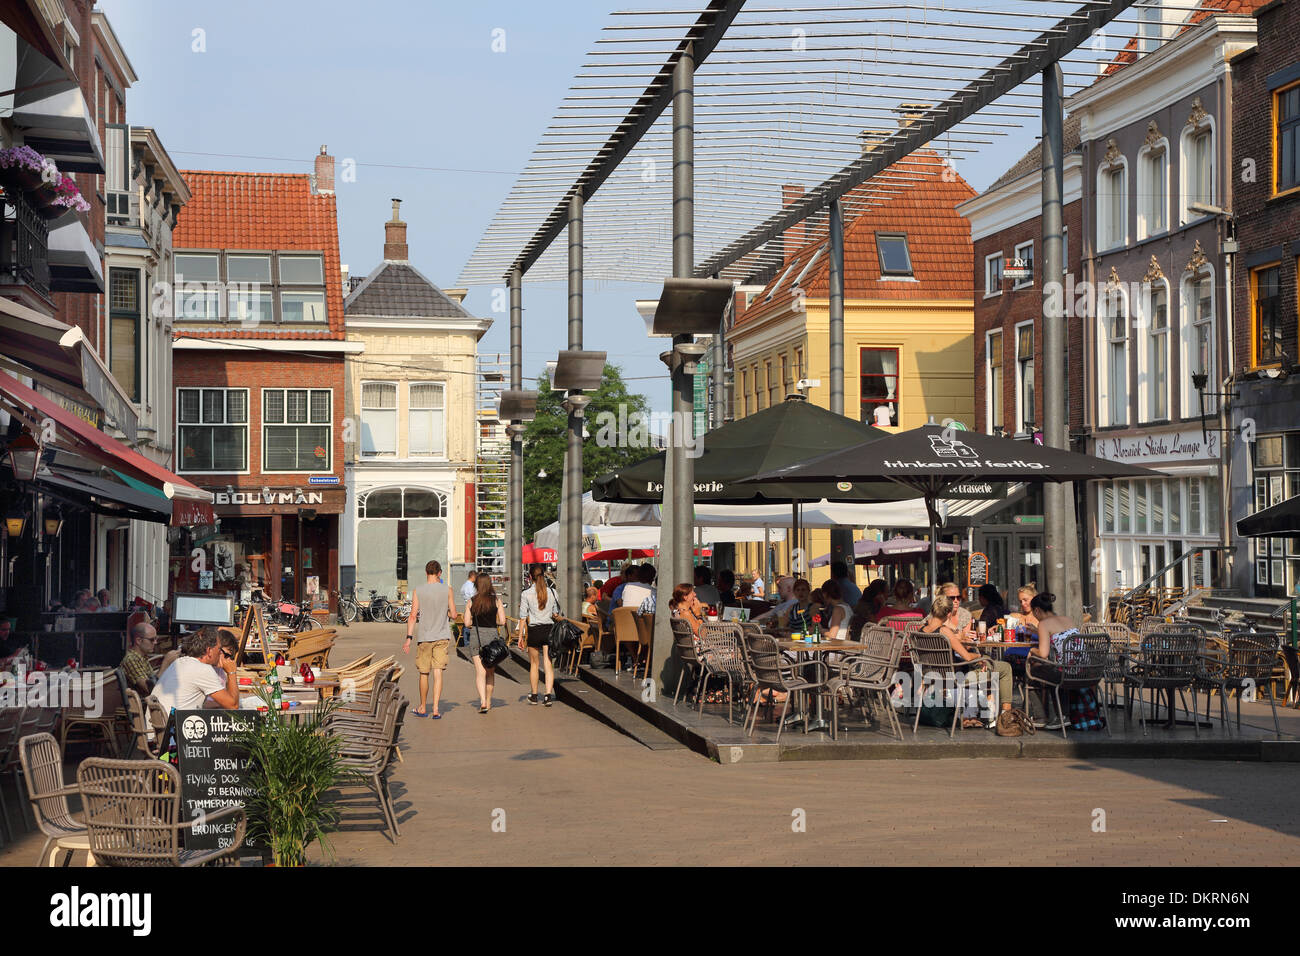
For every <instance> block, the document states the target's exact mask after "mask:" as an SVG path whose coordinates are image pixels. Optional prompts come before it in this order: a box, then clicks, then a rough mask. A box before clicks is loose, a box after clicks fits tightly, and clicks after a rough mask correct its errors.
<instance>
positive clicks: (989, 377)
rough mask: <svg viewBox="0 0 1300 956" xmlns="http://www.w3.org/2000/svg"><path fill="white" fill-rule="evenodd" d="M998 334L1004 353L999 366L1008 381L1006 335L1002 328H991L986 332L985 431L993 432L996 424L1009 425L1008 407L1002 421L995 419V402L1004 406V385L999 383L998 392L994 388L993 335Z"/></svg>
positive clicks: (1003, 410)
mask: <svg viewBox="0 0 1300 956" xmlns="http://www.w3.org/2000/svg"><path fill="white" fill-rule="evenodd" d="M994 336H997V340H998V350H999V351H1000V352H1001V353H1002V354H1001V355H999V356H998V368H999V369H1000V370H1001V372H1002V381H1003V382H1006V375H1007V349H1006V337H1005V336H1004V335H1003V332H1002V330H1001V329H989V330H988V331H987V332H985V333H984V396H985V400H984V433H985V434H986V435H992V434H993V428H994V426H995V425H1001V426H1002V427H1003V429H1005V428H1006V427H1007V422H1006V417H1007V416H1006V409H1005V408H1003V409H1002V421H1001V422H994V421H993V408H994V405H993V403H994V402H995V401H996V402H997V407H998V408H1002V392H1003V388H1004V386H1003V385H1002V384H999V386H998V389H997V391H996V393H995V392H994V390H993V337H994Z"/></svg>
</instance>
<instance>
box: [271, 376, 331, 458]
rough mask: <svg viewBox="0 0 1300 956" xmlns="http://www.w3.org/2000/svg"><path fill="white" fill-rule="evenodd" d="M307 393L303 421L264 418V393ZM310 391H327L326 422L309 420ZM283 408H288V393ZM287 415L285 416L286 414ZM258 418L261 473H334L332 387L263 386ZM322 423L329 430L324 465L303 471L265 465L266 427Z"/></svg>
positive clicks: (290, 426) (310, 425) (312, 425)
mask: <svg viewBox="0 0 1300 956" xmlns="http://www.w3.org/2000/svg"><path fill="white" fill-rule="evenodd" d="M301 391H305V392H306V393H307V421H305V422H268V421H267V420H266V394H267V392H286V393H287V392H301ZM312 392H329V394H330V400H329V406H328V407H329V410H330V420H329V421H328V422H314V421H312V420H311V393H312ZM285 408H286V409H287V408H288V395H287V394H286V396H285ZM286 417H287V416H286ZM258 419H259V422H260V425H261V430H262V460H261V462H260V464H261V465H262V474H264V475H331V474H333V473H334V389H332V388H314V387H311V386H306V387H302V386H292V385H286V386H283V387H281V388H263V389H262V405H261V408H260V414H259V415H258ZM322 425H324V426H325V427H326V429H327V430H328V432H329V438H328V439H326V442H325V467H323V468H316V469H309V470H306V471H304V470H303V469H301V468H290V469H270V468H267V467H266V449H267V441H266V430H267V429H268V428H292V427H300V428H319V427H321V426H322Z"/></svg>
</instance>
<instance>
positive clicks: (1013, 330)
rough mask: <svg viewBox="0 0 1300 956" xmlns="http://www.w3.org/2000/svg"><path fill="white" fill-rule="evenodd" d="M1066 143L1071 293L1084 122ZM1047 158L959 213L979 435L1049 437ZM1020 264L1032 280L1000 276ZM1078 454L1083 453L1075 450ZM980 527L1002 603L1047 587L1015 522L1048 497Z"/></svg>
mask: <svg viewBox="0 0 1300 956" xmlns="http://www.w3.org/2000/svg"><path fill="white" fill-rule="evenodd" d="M1063 133H1064V148H1065V161H1064V164H1063V165H1064V176H1065V178H1064V184H1063V185H1064V191H1063V194H1062V198H1063V208H1062V217H1063V222H1064V225H1065V269H1064V272H1063V274H1062V275H1061V276H1060V281H1061V282H1062V283H1063V284H1064V286H1065V288H1066V289H1067V290H1068V289H1070V288H1072V287H1073V282H1074V278H1075V277H1077V276H1078V275H1079V273H1080V269H1079V266H1080V257H1081V254H1082V244H1081V241H1080V237H1081V235H1082V230H1083V202H1082V193H1083V180H1082V172H1081V171H1082V167H1083V156H1082V153H1081V152H1080V149H1079V121H1078V119H1077V118H1074V117H1071V118H1069V119H1067V120H1066V122H1065V127H1064V130H1063ZM1041 208H1042V150H1041V147H1037V146H1035V147H1034V148H1033V149H1031V150H1030V151H1029V152H1028V153H1026V154H1025V155H1024V156H1023V157H1021V159H1020V160H1019V162H1017V163H1016V164H1015V165H1014V166H1012V167H1011V168H1010V169H1008V170H1007V171H1006V172H1005V173H1003V174H1002V175H1001V176H1000V177H998V179H997V180H995V181H994V183H993V184H992V185H991V186H989V188H988V189H986V190H985V191H984V192H983V193H981V194H980V195H979V196H976V197H975V198H973V199H969V200H967V201H966V202H964V203H962V204H961V205H960V206H958V207H957V211H958V212H959V213H961V214H962V215H963V216H965V217H966V218H967V219H968V220H969V221H970V230H971V242H972V244H973V246H974V257H973V260H974V261H973V265H974V284H975V342H974V345H975V355H974V367H975V415H974V419H975V420H974V423H973V427H974V428H975V429H977V430H979V431H982V432H984V433H986V434H990V435H991V434H995V433H999V432H1000V433H1002V434H1005V435H1010V436H1014V437H1016V438H1021V439H1025V440H1032V439H1033V437H1034V436H1035V434H1036V433H1039V432H1041V430H1042V427H1043V415H1042V409H1043V381H1042V375H1041V374H1039V372H1038V370H1040V369H1042V367H1043V320H1042V316H1043V287H1042V278H1043V277H1042V269H1041V265H1042V263H1041V255H1042V244H1043V242H1042V236H1043V219H1042V215H1041ZM1013 260H1023V261H1024V262H1025V265H1026V266H1027V267H1028V268H1029V271H1030V275H1029V277H1028V278H1023V279H1008V278H1006V277H1005V276H1004V269H1005V267H1006V266H1007V264H1008V263H1011V262H1012V261H1013ZM1082 351H1083V328H1082V324H1081V323H1080V322H1078V321H1068V322H1067V323H1066V356H1065V369H1066V373H1065V374H1066V389H1067V410H1068V418H1069V428H1070V434H1071V435H1072V436H1077V435H1078V433H1079V430H1080V427H1081V426H1082V423H1083V379H1082V376H1081V374H1080V367H1081V362H1082ZM1076 444H1077V442H1076V441H1072V442H1071V445H1072V447H1073V446H1074V445H1076ZM1075 450H1081V449H1080V448H1075ZM1020 494H1021V495H1022V496H1023V497H1022V498H1018V499H1017V500H1015V501H1012V502H1009V503H1008V506H1007V507H1005V508H1002V509H1001V510H1000V511H998V512H996V513H990V514H988V515H986V516H985V517H984V518H983V520H982V521H981V523H980V527H979V538H980V540H979V541H977V542H975V548H976V550H978V551H980V552H981V553H983V554H985V555H987V556H988V558H989V573H990V581H991V582H992V583H993V584H996V585H997V586H998V587H999V590H1002V591H1003V592H1004V593H1005V592H1007V591H1011V590H1014V588H1016V587H1018V586H1020V585H1021V584H1023V583H1026V582H1034V581H1038V580H1040V579H1041V576H1042V574H1041V560H1042V548H1043V536H1042V526H1041V525H1038V524H1035V523H1025V522H1023V521H1020V522H1018V521H1017V520H1016V519H1017V518H1018V517H1020V518H1023V517H1025V516H1028V515H1041V514H1042V513H1043V503H1042V493H1041V491H1040V490H1038V489H1033V488H1030V489H1020Z"/></svg>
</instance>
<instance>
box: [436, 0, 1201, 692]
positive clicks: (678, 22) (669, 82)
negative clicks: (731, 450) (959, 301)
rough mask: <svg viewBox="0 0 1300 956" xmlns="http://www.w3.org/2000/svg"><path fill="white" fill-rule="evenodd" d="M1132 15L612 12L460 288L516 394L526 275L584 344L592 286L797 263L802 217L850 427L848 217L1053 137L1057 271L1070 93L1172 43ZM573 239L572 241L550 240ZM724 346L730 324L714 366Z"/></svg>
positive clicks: (1061, 434) (577, 407) (1043, 4)
mask: <svg viewBox="0 0 1300 956" xmlns="http://www.w3.org/2000/svg"><path fill="white" fill-rule="evenodd" d="M1134 2H1135V0H907V2H900V3H880V2H854V0H843V2H834V0H823V2H818V3H811V4H808V5H788V4H782V3H780V2H774V0H766V2H765V0H751V2H745V0H708V2H707V3H705V4H703V5H702V6H697V7H694V8H690V9H681V8H678V9H670V10H642V11H619V12H615V13H613V14H611V16H610V19H609V22H608V23H607V24H606V25H605V27H604V29H603V30H602V31H601V34H600V36H599V37H598V39H597V41H596V43H595V46H594V48H593V49H592V50H591V51H590V52H589V53H588V54H587V56H586V58H585V59H584V61H583V63H582V66H581V68H580V69H579V71H578V73H577V76H576V77H575V79H574V82H573V85H572V87H571V88H570V90H569V93H568V95H567V96H566V97H565V98H564V100H563V101H562V102H561V103H560V105H559V107H558V108H557V110H556V113H555V115H554V117H553V118H552V120H551V122H550V124H549V125H548V126H547V128H546V129H545V131H544V133H543V135H542V137H541V140H540V142H539V144H538V145H537V147H536V148H535V150H534V152H533V154H532V157H531V158H530V160H529V162H528V164H527V166H526V167H525V168H524V169H523V171H522V172H521V173H520V175H519V178H518V180H517V181H516V182H515V184H514V186H513V188H512V189H511V191H510V193H509V195H508V196H507V197H506V198H505V200H504V201H503V203H502V205H501V207H500V209H499V210H498V212H497V214H496V216H495V217H494V219H493V220H492V222H491V223H490V224H489V226H488V227H487V229H486V231H485V232H484V234H483V236H482V238H481V239H480V241H479V243H478V245H477V247H476V248H475V250H474V252H473V254H472V255H471V257H470V259H469V261H468V262H467V263H466V265H465V267H464V269H463V270H462V272H461V275H460V277H459V283H460V284H462V285H475V284H489V283H491V284H495V283H498V282H501V281H502V280H504V281H505V282H506V283H507V284H508V285H509V287H510V338H511V389H512V390H518V389H520V388H521V384H522V366H521V359H522V284H523V281H524V279H525V278H527V279H530V280H533V281H545V280H558V279H567V281H568V289H569V323H568V343H567V348H568V350H570V351H573V350H580V349H581V348H582V282H583V279H584V278H594V279H597V280H608V281H661V280H665V278H666V277H670V278H669V279H668V280H667V281H674V280H676V281H680V280H684V279H691V278H694V279H707V278H710V277H712V278H717V279H723V280H730V281H733V282H752V281H765V280H766V279H768V278H770V277H771V276H772V275H773V274H774V272H775V270H776V269H777V268H778V267H780V266H781V265H782V264H783V263H784V261H785V257H786V253H787V249H786V246H785V239H784V237H785V236H786V235H787V233H788V231H789V230H791V229H792V227H795V226H800V225H801V224H802V229H801V230H800V234H799V236H798V241H799V242H800V244H801V245H802V244H805V243H811V242H821V243H824V244H825V247H826V249H827V250H828V252H829V256H830V260H831V263H830V264H831V279H830V286H831V287H830V356H831V382H830V383H829V384H830V397H831V410H832V411H835V412H837V413H840V414H842V413H843V410H844V409H843V241H842V237H843V229H844V227H845V224H846V223H848V222H852V220H853V219H855V218H856V217H857V216H858V215H861V214H862V213H863V212H864V211H865V210H867V209H870V208H872V207H873V206H876V205H878V204H880V203H883V202H887V201H888V200H889V199H890V198H891V197H892V196H894V195H897V194H898V193H900V192H901V191H903V190H906V189H907V188H908V187H909V186H910V185H911V184H912V183H913V182H915V181H916V180H917V179H918V178H919V177H918V173H922V172H929V173H932V172H933V171H934V168H935V166H936V165H939V164H943V165H945V166H951V167H953V168H954V169H956V170H958V171H959V170H960V164H961V161H962V160H963V159H964V158H967V157H970V156H972V155H976V154H979V153H980V152H981V151H984V150H987V149H989V148H991V147H992V148H996V146H997V145H998V144H999V143H1000V142H1001V141H1003V140H1004V139H1005V138H1006V137H1008V136H1009V135H1011V134H1012V133H1016V132H1020V131H1023V130H1026V129H1034V128H1036V127H1038V125H1039V124H1040V123H1041V129H1042V133H1043V137H1042V138H1043V149H1044V162H1043V180H1044V203H1043V208H1044V243H1043V246H1044V248H1043V256H1042V261H1043V266H1042V268H1043V274H1044V275H1059V274H1060V272H1061V258H1062V245H1061V222H1060V217H1061V168H1062V160H1063V156H1062V148H1061V125H1062V112H1061V104H1062V102H1063V99H1064V97H1065V96H1068V95H1069V94H1071V93H1073V92H1075V91H1077V90H1079V89H1083V88H1085V87H1087V86H1089V85H1091V84H1092V83H1093V82H1095V81H1096V79H1097V78H1098V76H1099V75H1100V74H1101V72H1102V71H1103V70H1104V69H1105V68H1107V67H1108V66H1109V65H1111V64H1112V63H1114V62H1115V61H1116V58H1117V57H1118V56H1120V55H1121V54H1127V55H1133V54H1134V53H1136V52H1143V53H1145V52H1149V51H1150V50H1151V49H1153V48H1154V47H1155V46H1157V45H1159V44H1160V43H1162V42H1167V41H1168V40H1169V39H1170V38H1171V37H1172V36H1173V35H1175V34H1176V33H1177V31H1178V29H1179V28H1180V27H1181V25H1182V24H1183V23H1184V22H1185V21H1183V20H1182V19H1178V20H1176V21H1175V20H1173V19H1170V20H1168V21H1161V20H1158V19H1153V18H1152V16H1151V14H1150V13H1149V12H1147V11H1129V10H1128V8H1129V7H1130V6H1132V5H1133V4H1134ZM1139 6H1141V4H1139ZM1186 12H1187V11H1186V10H1181V11H1178V14H1177V15H1183V14H1185V13H1186ZM1211 12H1212V11H1211ZM1139 15H1140V17H1139ZM1162 15H1163V14H1162ZM1173 15H1174V14H1171V16H1173ZM1139 25H1140V26H1141V29H1139ZM792 186H796V187H798V188H794V189H791V188H789V187H792ZM566 231H567V232H568V242H567V243H564V244H560V243H556V241H555V240H556V239H557V238H559V236H560V235H561V233H563V232H566ZM1045 301H1046V300H1045ZM719 318H721V317H719ZM1044 318H1045V327H1044V346H1045V349H1044V351H1045V355H1046V357H1047V361H1046V363H1045V364H1046V367H1045V368H1044V370H1043V377H1044V383H1045V396H1046V399H1047V400H1046V402H1045V406H1046V407H1045V409H1044V417H1045V437H1046V440H1047V441H1048V443H1050V444H1052V445H1055V446H1057V447H1064V446H1065V444H1066V433H1065V432H1066V429H1065V420H1064V409H1063V402H1062V396H1061V395H1060V394H1059V392H1060V390H1059V389H1057V388H1054V387H1052V384H1051V383H1053V382H1059V381H1062V380H1063V372H1064V369H1063V368H1062V367H1061V364H1062V361H1063V358H1062V357H1063V349H1062V348H1061V345H1062V343H1063V341H1064V339H1063V335H1064V332H1063V324H1062V323H1063V318H1062V317H1061V316H1059V315H1050V314H1048V313H1047V311H1046V309H1045V313H1044ZM710 331H711V332H712V331H714V330H712V329H710ZM724 333H725V327H724V326H723V325H722V324H721V323H719V326H718V328H717V329H716V334H715V335H714V349H715V355H717V356H718V357H721V356H722V355H723V342H722V338H723V335H724ZM672 341H673V348H672V350H671V351H669V352H665V355H664V359H665V362H666V363H667V364H668V365H669V369H670V372H671V379H672V382H673V394H674V410H675V411H681V410H682V409H684V408H689V400H690V393H689V390H688V383H689V376H688V374H687V372H686V371H685V370H686V369H687V368H689V367H691V362H692V360H693V355H694V353H693V352H692V350H691V343H692V342H693V336H690V335H681V336H677V337H675V338H674V339H673V340H672ZM696 348H698V347H696ZM719 365H720V363H718V362H715V369H717V372H715V374H718V373H720V368H719ZM718 381H720V379H719V380H718ZM716 391H717V392H718V393H719V397H720V396H721V392H722V389H720V388H719V389H717V390H716ZM581 392H582V390H581V389H574V390H571V391H570V392H569V396H570V400H569V403H568V408H569V444H568V457H567V459H566V466H565V486H566V487H565V491H564V495H563V499H562V500H563V504H562V507H561V511H562V516H561V517H562V527H563V529H564V532H565V533H564V538H563V540H565V541H566V542H568V547H566V548H565V549H564V550H565V551H567V552H568V553H569V554H570V555H572V554H575V553H576V554H578V555H580V554H581V546H580V544H579V543H578V542H579V540H580V531H581V506H580V498H581V494H582V488H581V475H582V446H581V438H580V436H581V431H582V408H583V406H584V405H585V403H586V399H585V398H584V397H583V396H582V394H581ZM683 420H685V421H689V416H686V417H685V418H684V419H683ZM688 427H689V426H688ZM510 433H511V436H512V439H511V491H510V512H509V513H510V518H509V522H508V536H507V553H508V556H509V562H508V567H509V578H508V583H507V590H506V593H507V594H508V595H510V597H511V599H512V600H513V599H514V598H515V597H516V596H517V594H518V591H519V587H520V584H521V582H522V565H521V561H522V558H521V554H522V545H523V515H522V500H523V484H522V458H523V450H522V434H523V426H522V423H521V422H520V421H519V420H513V421H512V422H511V427H510ZM680 444H681V443H680V442H679V441H675V440H674V437H673V436H672V435H670V436H669V447H668V459H669V463H668V468H667V469H666V479H667V481H666V488H665V491H664V513H665V514H664V527H665V534H664V536H663V541H664V542H665V547H664V559H663V562H662V563H663V565H664V566H663V567H661V569H660V571H661V573H660V576H659V580H660V600H661V601H664V602H665V603H666V601H667V596H668V594H670V593H671V588H672V586H673V584H674V583H676V582H677V581H679V580H690V571H691V556H692V543H691V535H690V518H691V513H692V510H693V499H694V496H693V493H692V491H691V489H692V485H693V480H692V468H691V462H690V459H689V458H688V457H687V456H686V455H685V454H681V453H679V451H680V449H679V447H678V446H679V445H680ZM1066 493H1068V492H1066ZM1058 510H1063V509H1059V506H1058ZM1066 532H1067V529H1065V528H1064V527H1060V526H1058V527H1055V528H1053V527H1052V526H1051V524H1050V523H1049V527H1048V528H1047V538H1048V549H1049V555H1050V553H1051V549H1052V547H1053V545H1054V544H1055V546H1056V547H1058V548H1059V549H1061V550H1062V551H1064V550H1067V549H1066V548H1065V542H1066V540H1067V537H1068V536H1067V533H1066ZM850 547H851V545H850ZM563 559H564V555H563V553H562V567H561V578H562V581H563V584H564V587H563V591H562V596H563V600H564V603H565V604H566V605H567V606H569V607H577V606H578V604H579V602H580V585H581V571H582V565H581V561H580V559H576V560H574V559H570V560H569V561H568V563H567V564H565V563H564V560H563ZM1050 563H1051V562H1050V561H1049V564H1050ZM1053 570H1055V571H1056V574H1057V575H1061V574H1064V566H1063V565H1062V566H1061V567H1060V569H1059V570H1057V569H1053V568H1050V567H1049V580H1052V579H1053V574H1052V572H1053ZM665 589H666V590H665ZM666 617H667V616H666V615H659V616H658V618H659V625H660V626H658V627H657V628H656V631H657V633H656V637H655V648H654V651H655V655H656V660H657V661H659V662H660V665H661V667H665V666H666V667H671V666H672V664H671V660H670V654H669V653H668V648H669V647H670V644H671V637H670V635H669V632H668V628H667V623H666ZM664 676H665V673H664V672H662V671H661V673H660V675H659V677H660V679H662V678H663V677H664ZM673 676H675V675H673Z"/></svg>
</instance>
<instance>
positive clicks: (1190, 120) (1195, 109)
mask: <svg viewBox="0 0 1300 956" xmlns="http://www.w3.org/2000/svg"><path fill="white" fill-rule="evenodd" d="M1209 118H1210V114H1209V113H1207V112H1206V111H1205V107H1204V106H1202V105H1201V98H1200V97H1199V96H1198V97H1197V98H1196V99H1194V100H1192V112H1191V113H1190V114H1188V117H1187V125H1188V126H1190V127H1191V128H1192V129H1196V128H1197V127H1200V126H1203V125H1204V124H1205V123H1206V122H1207V121H1208V120H1209Z"/></svg>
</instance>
